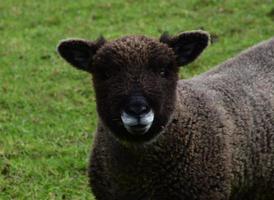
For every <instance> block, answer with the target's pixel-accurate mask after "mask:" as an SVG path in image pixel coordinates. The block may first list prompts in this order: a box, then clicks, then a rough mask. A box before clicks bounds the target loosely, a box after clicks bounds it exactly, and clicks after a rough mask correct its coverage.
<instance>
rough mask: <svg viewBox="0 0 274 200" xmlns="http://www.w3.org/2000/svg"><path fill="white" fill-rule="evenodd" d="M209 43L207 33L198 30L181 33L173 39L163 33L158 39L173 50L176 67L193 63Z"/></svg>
mask: <svg viewBox="0 0 274 200" xmlns="http://www.w3.org/2000/svg"><path fill="white" fill-rule="evenodd" d="M209 41H210V36H209V33H207V32H205V31H199V30H198V31H189V32H183V33H181V34H179V35H177V36H174V37H171V36H169V35H168V34H167V33H164V34H162V36H161V38H160V42H163V43H166V44H167V45H168V46H169V47H171V48H172V49H173V50H174V52H175V54H176V55H177V63H178V66H182V65H186V64H188V63H190V62H192V61H194V60H195V59H196V58H197V57H198V56H199V55H200V54H201V53H202V52H203V50H204V49H205V48H206V47H207V46H208V44H209Z"/></svg>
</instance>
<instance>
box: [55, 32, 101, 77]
mask: <svg viewBox="0 0 274 200" xmlns="http://www.w3.org/2000/svg"><path fill="white" fill-rule="evenodd" d="M104 43H105V39H104V38H103V37H101V38H99V39H98V40H96V41H88V40H82V39H68V40H63V41H61V42H60V43H59V45H58V46H57V51H58V53H59V54H60V55H61V57H62V58H64V59H65V60H66V61H67V62H68V63H70V64H71V65H72V66H74V67H76V68H77V69H80V70H84V71H87V72H90V73H91V72H92V71H93V69H92V61H93V60H92V59H93V56H94V55H95V54H96V52H97V50H98V49H99V48H100V47H101V46H103V44H104Z"/></svg>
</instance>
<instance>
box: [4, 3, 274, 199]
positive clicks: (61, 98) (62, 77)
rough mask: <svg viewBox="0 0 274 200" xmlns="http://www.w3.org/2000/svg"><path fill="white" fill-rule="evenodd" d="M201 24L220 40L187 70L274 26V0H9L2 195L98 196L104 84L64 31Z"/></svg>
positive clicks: (156, 29) (91, 34)
mask: <svg viewBox="0 0 274 200" xmlns="http://www.w3.org/2000/svg"><path fill="white" fill-rule="evenodd" d="M199 28H203V29H204V30H207V31H209V32H210V33H212V35H213V36H214V37H213V38H214V41H215V42H214V44H213V45H212V46H211V47H210V48H209V49H208V50H207V51H206V52H205V53H204V54H203V56H201V57H200V58H199V60H197V61H196V62H195V63H193V64H191V65H189V66H188V67H186V68H184V69H182V70H181V76H182V78H187V77H191V76H193V75H195V74H199V73H201V72H203V71H206V70H208V69H209V68H210V67H212V66H214V65H215V64H217V63H219V62H222V61H224V60H225V59H227V58H229V57H231V56H233V55H235V54H237V53H238V52H240V51H241V50H242V49H245V48H246V47H248V46H250V45H253V44H255V43H257V42H259V41H262V40H265V39H267V38H269V37H271V36H274V1H272V0H243V1H238V0H227V1H222V0H219V1H218V0H185V1H181V0H169V1H164V0H159V1H155V0H146V1H145V0H140V1H134V0H126V1H122V0H119V1H117V0H106V1H102V0H96V1H95V0H78V1H75V0H58V1H50V0H40V1H37V0H24V1H23V0H22V1H21V0H1V2H0V199H1V200H2V199H3V200H5V199H28V200H29V199H93V197H92V194H91V193H90V189H89V187H88V179H87V176H86V167H87V162H88V155H89V151H90V147H91V144H92V138H93V134H92V133H93V131H94V130H95V127H96V120H97V116H96V108H95V99H94V92H93V90H92V88H91V84H90V77H89V75H88V74H86V73H83V72H80V71H76V70H74V69H73V68H72V67H69V66H68V64H66V63H65V62H64V61H63V60H61V59H60V58H59V57H58V56H57V54H56V51H55V48H56V45H57V43H58V41H59V40H61V39H63V38H68V37H81V38H89V39H94V38H97V37H98V36H99V35H101V34H103V35H104V36H105V37H106V38H107V39H114V38H117V37H119V36H122V35H125V34H146V35H149V36H153V37H158V36H159V35H160V34H161V33H162V32H163V31H169V32H170V33H171V34H175V33H178V32H180V31H184V30H191V29H199Z"/></svg>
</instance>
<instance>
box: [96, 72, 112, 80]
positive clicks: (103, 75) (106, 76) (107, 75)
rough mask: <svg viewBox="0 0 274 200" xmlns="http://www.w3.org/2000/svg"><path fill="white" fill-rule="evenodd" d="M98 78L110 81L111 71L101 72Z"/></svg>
mask: <svg viewBox="0 0 274 200" xmlns="http://www.w3.org/2000/svg"><path fill="white" fill-rule="evenodd" d="M98 76H99V77H100V79H102V80H108V79H109V78H110V77H111V74H110V72H109V71H103V70H102V71H99V72H98Z"/></svg>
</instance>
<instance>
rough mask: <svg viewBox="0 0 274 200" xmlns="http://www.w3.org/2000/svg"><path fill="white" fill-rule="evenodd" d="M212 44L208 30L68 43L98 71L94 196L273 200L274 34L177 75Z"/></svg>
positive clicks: (62, 47) (110, 199) (74, 59)
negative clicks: (200, 69) (205, 67)
mask: <svg viewBox="0 0 274 200" xmlns="http://www.w3.org/2000/svg"><path fill="white" fill-rule="evenodd" d="M209 41H210V36H209V34H208V33H207V32H205V31H200V30H197V31H188V32H182V33H180V34H178V35H176V36H170V35H169V34H162V35H161V37H160V38H159V39H155V38H149V37H146V36H138V35H133V36H124V37H122V38H119V39H116V40H113V41H106V40H105V39H104V38H99V39H97V40H95V41H87V40H82V39H68V40H64V41H61V43H60V44H59V46H58V52H59V54H60V55H61V57H63V58H64V59H65V60H66V61H67V62H68V63H70V64H71V65H73V66H74V67H76V68H78V69H80V70H84V71H86V72H88V73H91V74H92V81H93V86H94V89H95V94H96V104H97V112H98V115H99V121H98V127H97V130H96V133H95V139H94V143H93V147H92V153H91V158H90V165H89V180H90V186H91V188H92V191H93V193H94V195H95V197H96V199H98V200H148V199H152V200H168V199H172V200H177V199H178V200H182V199H185V200H192V199H193V200H194V199H201V200H206V199H208V200H209V199H210V200H225V199H242V200H248V199H265V200H270V199H274V38H272V39H270V40H268V41H265V42H262V43H260V44H258V45H256V46H254V47H251V48H249V49H248V50H245V51H244V52H242V53H240V54H239V55H237V56H236V57H234V58H231V59H229V60H228V61H226V62H224V63H223V64H220V65H218V66H217V67H215V68H213V69H211V70H209V71H208V72H205V73H203V74H201V75H198V76H195V77H193V78H191V79H186V80H179V78H178V73H179V67H180V66H184V65H187V64H188V63H190V62H192V61H194V60H195V59H196V58H197V57H198V56H199V55H200V54H201V53H202V52H203V50H204V49H205V48H206V47H207V46H208V44H209Z"/></svg>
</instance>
